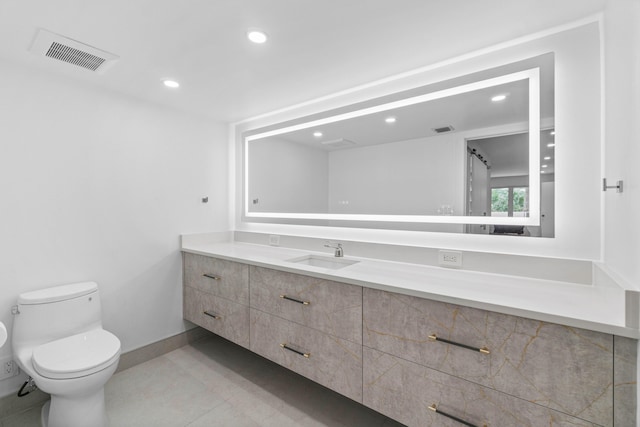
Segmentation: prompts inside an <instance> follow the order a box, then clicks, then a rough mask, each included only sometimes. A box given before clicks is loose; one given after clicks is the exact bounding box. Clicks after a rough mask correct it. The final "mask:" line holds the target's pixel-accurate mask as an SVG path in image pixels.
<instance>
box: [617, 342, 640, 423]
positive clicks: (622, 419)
mask: <svg viewBox="0 0 640 427" xmlns="http://www.w3.org/2000/svg"><path fill="white" fill-rule="evenodd" d="M613 342H614V354H615V359H614V363H613V379H614V384H615V387H614V389H613V411H614V412H613V420H614V425H616V426H621V427H622V426H635V425H637V424H636V423H637V414H636V406H637V392H638V391H637V390H638V388H637V376H636V375H637V370H636V369H637V368H636V366H637V362H636V361H637V358H638V341H637V340H634V339H631V338H624V337H618V336H616V337H614V341H613Z"/></svg>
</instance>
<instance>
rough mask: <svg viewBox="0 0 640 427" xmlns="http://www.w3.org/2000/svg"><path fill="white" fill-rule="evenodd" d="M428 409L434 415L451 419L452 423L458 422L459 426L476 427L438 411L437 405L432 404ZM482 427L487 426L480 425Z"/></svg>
mask: <svg viewBox="0 0 640 427" xmlns="http://www.w3.org/2000/svg"><path fill="white" fill-rule="evenodd" d="M429 409H431V410H432V411H433V412H435V413H436V414H440V415H442V416H443V417H447V418H450V419H452V420H454V421H457V422H459V423H460V424H462V425H465V426H469V427H478V426H476V425H475V424H471V423H468V422H466V421H465V420H461V419H460V418H458V417H454V416H453V415H450V414H447V413H446V412H442V411H440V410H438V405H436V404H435V403H434V404H433V405H431V406H429ZM482 427H487V425H486V424H483V425H482Z"/></svg>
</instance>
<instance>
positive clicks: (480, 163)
mask: <svg viewBox="0 0 640 427" xmlns="http://www.w3.org/2000/svg"><path fill="white" fill-rule="evenodd" d="M554 135H555V132H554V129H553V128H550V129H544V130H542V131H540V140H541V141H543V142H544V143H543V144H542V145H541V148H540V165H541V170H540V174H541V175H540V180H541V204H540V206H541V222H540V225H539V226H537V227H533V226H529V227H525V226H522V225H492V226H487V225H468V226H467V228H466V232H468V233H474V234H499V235H516V236H542V237H553V234H554V229H553V218H552V216H553V211H554V206H553V203H554V160H553V159H554V155H553V151H554V147H555V145H553V141H554ZM466 196H467V198H466V209H467V212H466V214H467V215H476V216H487V215H488V216H492V217H503V218H504V217H523V216H526V215H527V212H528V211H529V140H528V134H527V133H524V132H518V133H512V134H507V135H497V136H491V137H484V138H478V139H468V140H467V194H466Z"/></svg>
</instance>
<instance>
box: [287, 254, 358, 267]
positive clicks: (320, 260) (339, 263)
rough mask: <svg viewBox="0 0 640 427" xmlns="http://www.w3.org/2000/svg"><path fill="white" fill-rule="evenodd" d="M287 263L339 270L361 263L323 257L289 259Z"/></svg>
mask: <svg viewBox="0 0 640 427" xmlns="http://www.w3.org/2000/svg"><path fill="white" fill-rule="evenodd" d="M287 262H293V263H296V264H303V265H310V266H313V267H321V268H330V269H332V270H337V269H339V268H344V267H347V266H349V265H353V264H356V263H358V262H360V261H353V260H349V259H344V258H337V257H329V256H322V255H305V256H301V257H298V258H292V259H288V260H287Z"/></svg>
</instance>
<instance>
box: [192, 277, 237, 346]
mask: <svg viewBox="0 0 640 427" xmlns="http://www.w3.org/2000/svg"><path fill="white" fill-rule="evenodd" d="M183 317H184V318H185V319H187V320H189V321H190V322H193V323H195V324H196V325H198V326H202V327H203V328H205V329H208V330H209V331H211V332H213V333H215V334H218V335H220V336H221V337H224V338H226V339H228V340H229V341H232V342H234V343H236V344H239V345H241V346H243V347H246V348H248V347H249V307H248V306H246V305H242V304H238V303H236V302H233V301H229V300H228V299H225V298H220V297H217V296H215V295H212V294H209V293H206V292H202V291H199V290H198V289H194V288H191V287H189V286H185V287H184V312H183Z"/></svg>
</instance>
